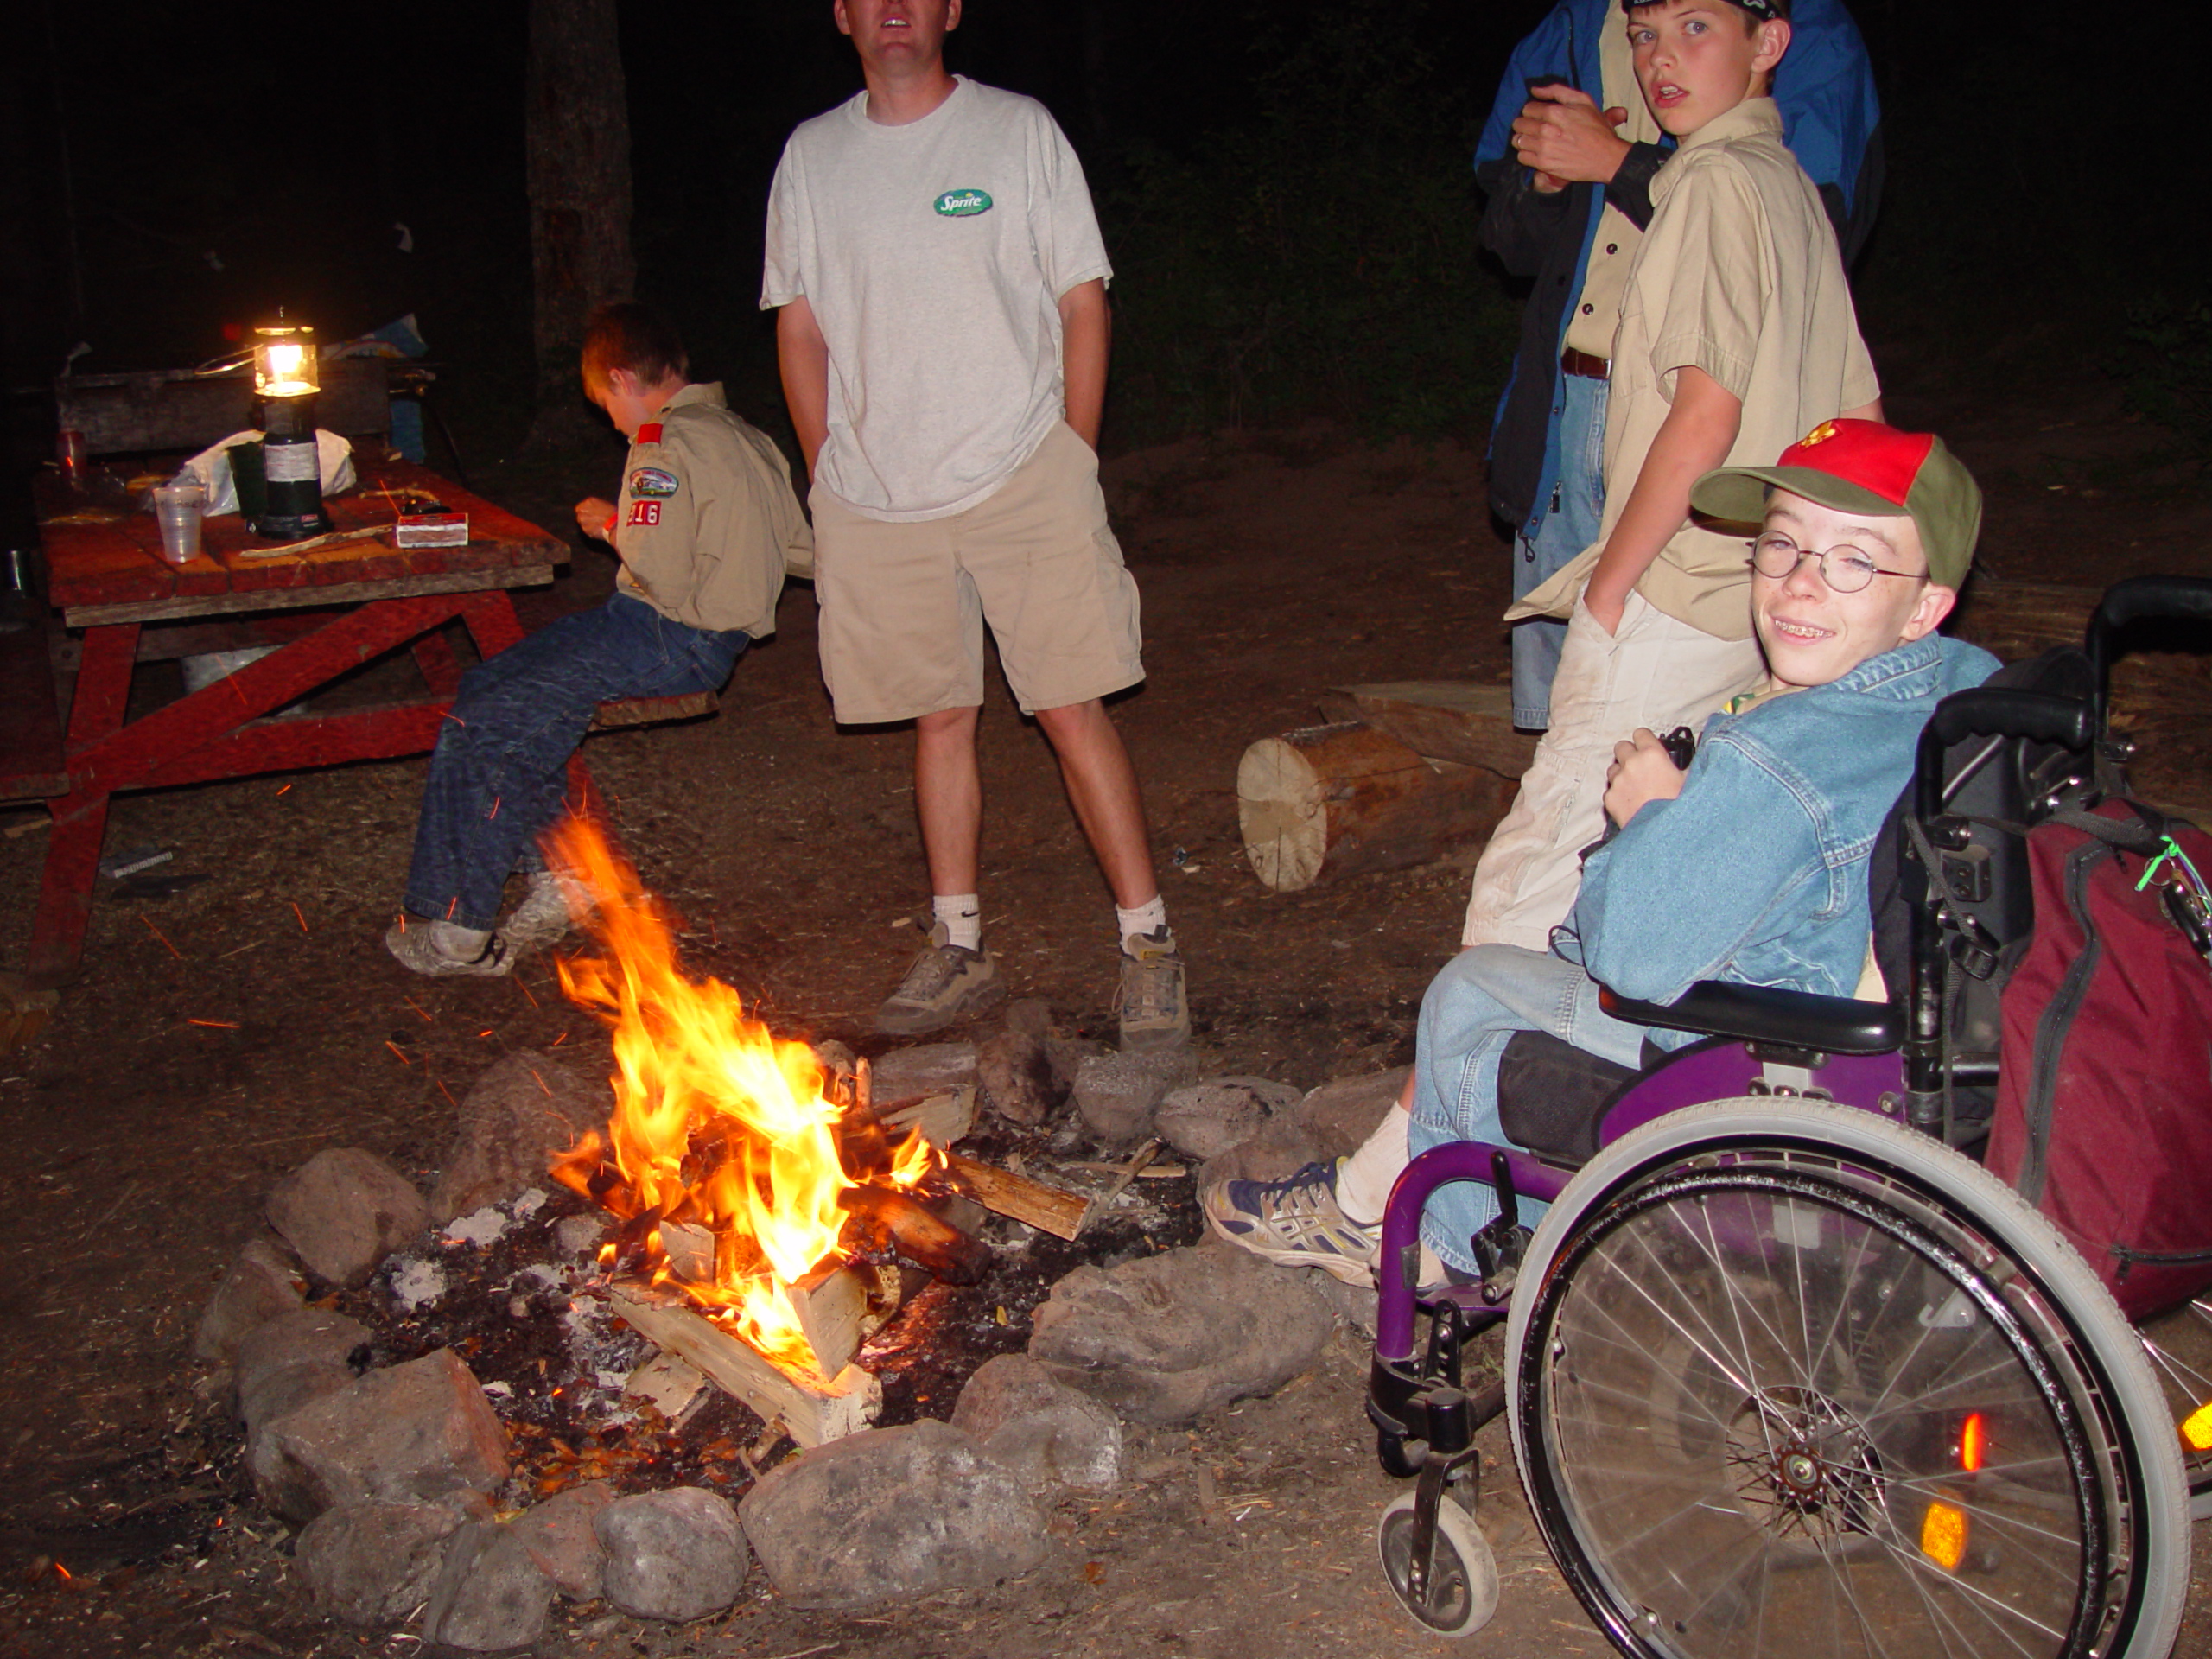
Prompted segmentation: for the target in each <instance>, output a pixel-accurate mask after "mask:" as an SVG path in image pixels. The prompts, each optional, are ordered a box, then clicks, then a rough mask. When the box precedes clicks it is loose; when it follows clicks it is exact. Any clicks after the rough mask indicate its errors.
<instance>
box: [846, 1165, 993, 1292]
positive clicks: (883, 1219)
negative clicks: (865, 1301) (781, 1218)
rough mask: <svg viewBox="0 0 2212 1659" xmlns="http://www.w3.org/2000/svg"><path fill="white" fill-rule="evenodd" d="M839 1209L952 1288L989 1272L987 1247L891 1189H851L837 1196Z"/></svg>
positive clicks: (989, 1249) (978, 1239) (980, 1277)
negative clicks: (882, 1237)
mask: <svg viewBox="0 0 2212 1659" xmlns="http://www.w3.org/2000/svg"><path fill="white" fill-rule="evenodd" d="M837 1205H838V1207H839V1208H840V1209H842V1210H845V1211H849V1212H850V1213H851V1214H852V1215H854V1216H855V1217H858V1218H859V1220H860V1223H861V1225H862V1226H864V1227H868V1228H870V1229H874V1230H880V1232H882V1233H883V1234H885V1235H887V1236H888V1237H889V1239H890V1241H891V1244H892V1247H893V1249H895V1250H896V1251H897V1252H898V1253H899V1255H900V1256H901V1257H903V1258H904V1259H905V1260H906V1261H909V1262H912V1263H914V1264H915V1266H917V1267H923V1268H928V1269H929V1270H930V1271H931V1273H933V1274H936V1275H937V1276H938V1278H940V1279H942V1280H944V1282H945V1283H947V1284H948V1285H972V1284H975V1283H976V1282H977V1281H980V1280H981V1279H982V1276H983V1275H984V1274H986V1273H988V1272H989V1271H990V1267H991V1247H990V1246H989V1245H988V1244H986V1243H983V1241H982V1239H980V1238H976V1237H973V1236H970V1235H969V1234H967V1233H963V1232H962V1231H961V1230H960V1229H958V1228H957V1227H955V1226H954V1225H953V1224H951V1223H950V1222H948V1221H944V1220H941V1219H939V1218H938V1217H936V1216H933V1215H931V1213H930V1212H929V1211H927V1210H925V1209H924V1208H923V1207H922V1206H921V1205H920V1204H918V1202H916V1201H915V1199H913V1198H912V1197H910V1196H908V1195H907V1194H906V1193H904V1192H898V1191H896V1190H895V1189H893V1188H892V1187H888V1186H873V1185H868V1186H849V1187H847V1188H846V1189H845V1190H844V1191H843V1192H840V1193H839V1194H838V1195H837Z"/></svg>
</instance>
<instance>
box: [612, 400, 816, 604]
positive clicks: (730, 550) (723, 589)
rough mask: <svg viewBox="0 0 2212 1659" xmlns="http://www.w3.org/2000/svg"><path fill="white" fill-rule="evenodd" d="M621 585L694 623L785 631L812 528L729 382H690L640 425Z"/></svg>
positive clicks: (806, 564)
mask: <svg viewBox="0 0 2212 1659" xmlns="http://www.w3.org/2000/svg"><path fill="white" fill-rule="evenodd" d="M613 541H614V550H615V551H616V552H617V553H618V554H620V556H621V558H622V570H621V574H620V575H618V576H617V577H616V578H615V582H616V585H617V586H619V587H620V588H621V589H622V590H623V591H624V592H625V593H627V594H635V595H636V596H637V597H638V598H639V599H642V600H644V601H645V602H646V603H647V604H649V605H651V606H652V607H653V608H654V609H655V610H657V611H658V612H659V613H661V614H662V615H663V616H665V617H668V618H671V620H675V621H677V622H682V623H683V624H685V625H686V626H690V627H694V628H704V629H707V630H709V631H710V632H718V633H719V632H727V631H728V630H730V629H732V628H742V629H743V630H744V631H745V632H747V633H749V634H751V635H752V636H753V638H754V639H761V638H764V637H765V636H766V635H768V634H771V633H773V632H775V631H776V599H777V595H778V594H780V593H781V592H782V591H783V586H784V570H785V566H786V564H789V565H790V566H791V568H792V569H797V570H800V571H804V570H805V569H809V568H810V565H811V562H812V558H813V551H814V532H813V531H811V530H810V529H809V528H808V526H807V523H806V519H805V517H804V515H803V514H802V513H801V512H799V506H798V497H797V496H795V495H793V494H792V493H791V467H790V466H789V465H788V464H787V463H786V462H785V460H784V456H783V452H782V451H781V450H779V449H778V448H776V446H775V445H774V444H773V443H772V442H770V441H769V439H768V438H767V436H766V435H765V434H763V433H760V432H758V431H756V430H754V429H753V428H752V427H750V426H748V425H747V424H746V423H744V422H743V421H741V420H740V419H738V417H737V416H734V415H733V414H731V413H730V412H729V405H728V403H726V402H725V401H724V400H723V398H722V389H721V386H720V385H689V386H686V387H684V388H683V391H679V392H677V394H676V396H675V397H671V398H670V399H669V400H668V404H667V406H666V407H665V408H664V409H663V410H661V412H660V418H659V419H658V420H657V421H649V422H647V423H645V425H643V426H641V427H639V429H638V435H637V437H636V439H635V440H634V441H633V442H632V443H631V445H630V458H629V460H628V461H627V462H626V464H625V467H624V470H623V474H622V496H621V499H620V500H619V501H618V502H616V503H615V507H614V537H613Z"/></svg>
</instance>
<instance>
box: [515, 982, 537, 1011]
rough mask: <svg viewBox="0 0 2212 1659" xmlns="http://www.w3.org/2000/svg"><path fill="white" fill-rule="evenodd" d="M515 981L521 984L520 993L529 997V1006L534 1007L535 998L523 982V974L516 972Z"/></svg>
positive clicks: (535, 1003) (535, 1005) (535, 1004)
mask: <svg viewBox="0 0 2212 1659" xmlns="http://www.w3.org/2000/svg"><path fill="white" fill-rule="evenodd" d="M515 983H516V984H518V985H520V986H522V994H523V995H524V996H528V997H530V1006H531V1007H533V1008H534V1007H537V997H535V996H532V995H531V989H530V987H529V985H528V984H527V983H525V982H524V979H523V976H521V975H520V974H517V975H516V976H515Z"/></svg>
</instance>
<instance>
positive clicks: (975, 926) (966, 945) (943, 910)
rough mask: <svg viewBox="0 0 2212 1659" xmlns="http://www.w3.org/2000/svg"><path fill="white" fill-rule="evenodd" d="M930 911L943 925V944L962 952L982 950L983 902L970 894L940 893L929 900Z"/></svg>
mask: <svg viewBox="0 0 2212 1659" xmlns="http://www.w3.org/2000/svg"><path fill="white" fill-rule="evenodd" d="M930 910H931V913H932V914H934V915H935V917H936V918H937V919H938V921H940V922H942V923H944V931H945V943H946V944H957V945H958V946H960V948H961V949H962V950H982V948H983V901H982V899H979V898H977V897H976V895H975V894H974V893H938V894H935V895H934V896H932V897H931V899H930Z"/></svg>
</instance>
